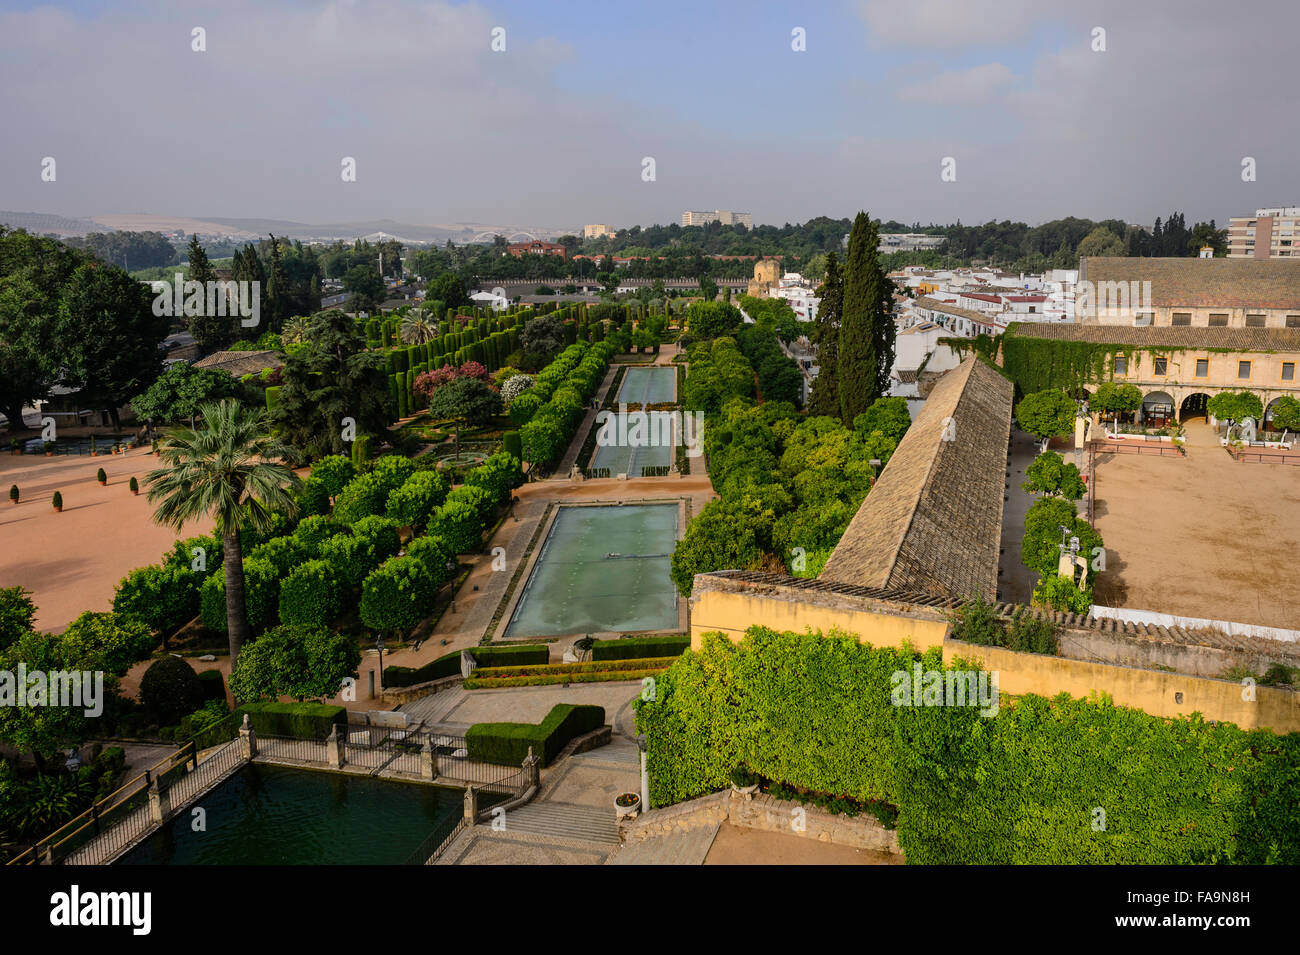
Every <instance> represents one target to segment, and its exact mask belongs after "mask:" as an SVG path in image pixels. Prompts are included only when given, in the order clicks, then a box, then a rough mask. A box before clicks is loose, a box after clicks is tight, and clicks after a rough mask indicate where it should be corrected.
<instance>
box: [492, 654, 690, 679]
mask: <svg viewBox="0 0 1300 955" xmlns="http://www.w3.org/2000/svg"><path fill="white" fill-rule="evenodd" d="M676 659H677V658H676V657H675V656H673V657H649V658H646V659H641V660H608V661H604V662H590V661H589V662H587V663H539V664H533V665H528V666H513V667H479V668H478V669H477V670H475V671H474V678H475V679H481V680H488V681H490V680H494V679H501V678H504V677H512V676H549V675H551V674H561V675H562V674H566V673H616V672H617V673H621V672H624V671H626V670H638V669H656V668H657V669H667V668H668V667H670V666H672V663H673V661H674V660H676Z"/></svg>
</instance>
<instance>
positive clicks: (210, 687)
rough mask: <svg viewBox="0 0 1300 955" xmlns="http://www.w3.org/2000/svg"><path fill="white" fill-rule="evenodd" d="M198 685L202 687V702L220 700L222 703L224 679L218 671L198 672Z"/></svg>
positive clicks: (224, 690) (224, 686)
mask: <svg viewBox="0 0 1300 955" xmlns="http://www.w3.org/2000/svg"><path fill="white" fill-rule="evenodd" d="M199 685H200V686H202V687H203V700H204V702H207V701H208V700H221V701H222V702H223V703H224V702H225V699H226V678H225V677H224V676H222V675H221V671H220V670H200V671H199Z"/></svg>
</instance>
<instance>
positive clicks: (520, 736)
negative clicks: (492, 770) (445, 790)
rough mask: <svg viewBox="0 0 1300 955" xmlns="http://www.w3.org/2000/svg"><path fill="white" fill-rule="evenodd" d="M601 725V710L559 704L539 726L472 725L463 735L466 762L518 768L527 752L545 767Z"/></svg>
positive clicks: (593, 707) (532, 724)
mask: <svg viewBox="0 0 1300 955" xmlns="http://www.w3.org/2000/svg"><path fill="white" fill-rule="evenodd" d="M604 725H605V708H604V707H603V706H580V705H576V704H573V703H559V704H557V705H556V706H554V707H552V708H551V712H550V713H548V714H546V718H545V719H544V720H542V721H541V722H540V723H475V724H474V725H473V726H471V727H470V728H469V729H468V730H466V732H465V746H466V748H467V749H468V750H469V758H470V759H476V760H478V761H480V762H484V763H496V764H497V765H499V766H522V765H523V762H524V759H526V758H527V756H528V750H529V749H530V748H531V749H532V751H533V754H534V755H535V756H536V757H537V758H538V760H539V761H540V765H542V766H547V765H549V764H550V762H551V760H553V759H555V757H556V756H558V755H559V753H560V750H562V749H564V747H565V746H567V745H568V743H569V740H571V739H573V738H574V737H575V736H581V735H583V734H584V733H590V732H591V731H592V730H596V729H599V728H600V727H602V726H604Z"/></svg>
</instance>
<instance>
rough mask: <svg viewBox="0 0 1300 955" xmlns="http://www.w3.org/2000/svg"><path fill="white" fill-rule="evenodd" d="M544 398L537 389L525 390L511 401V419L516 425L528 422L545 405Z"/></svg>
mask: <svg viewBox="0 0 1300 955" xmlns="http://www.w3.org/2000/svg"><path fill="white" fill-rule="evenodd" d="M543 403H544V402H543V400H542V398H541V396H540V395H538V394H537V392H536V391H535V390H530V391H525V392H524V393H523V394H521V395H519V396H517V397H516V398H515V399H514V400H513V401H511V402H510V421H511V423H512V424H514V425H516V426H522V425H525V424H527V423H528V422H529V421H531V420H532V419H533V415H534V414H536V413H537V409H538V408H540V407H541V406H542V405H543Z"/></svg>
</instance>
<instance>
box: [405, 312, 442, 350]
mask: <svg viewBox="0 0 1300 955" xmlns="http://www.w3.org/2000/svg"><path fill="white" fill-rule="evenodd" d="M437 334H438V330H437V326H436V325H435V324H434V322H433V320H432V319H431V318H430V317H429V313H428V312H426V311H425V310H424V309H422V308H414V309H411V311H409V312H407V313H406V315H405V316H403V317H402V326H401V328H400V329H399V330H398V335H399V336H401V339H402V341H403V342H405V343H406V344H408V345H423V344H425V343H426V342H431V341H433V339H434V338H435V337H437Z"/></svg>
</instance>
